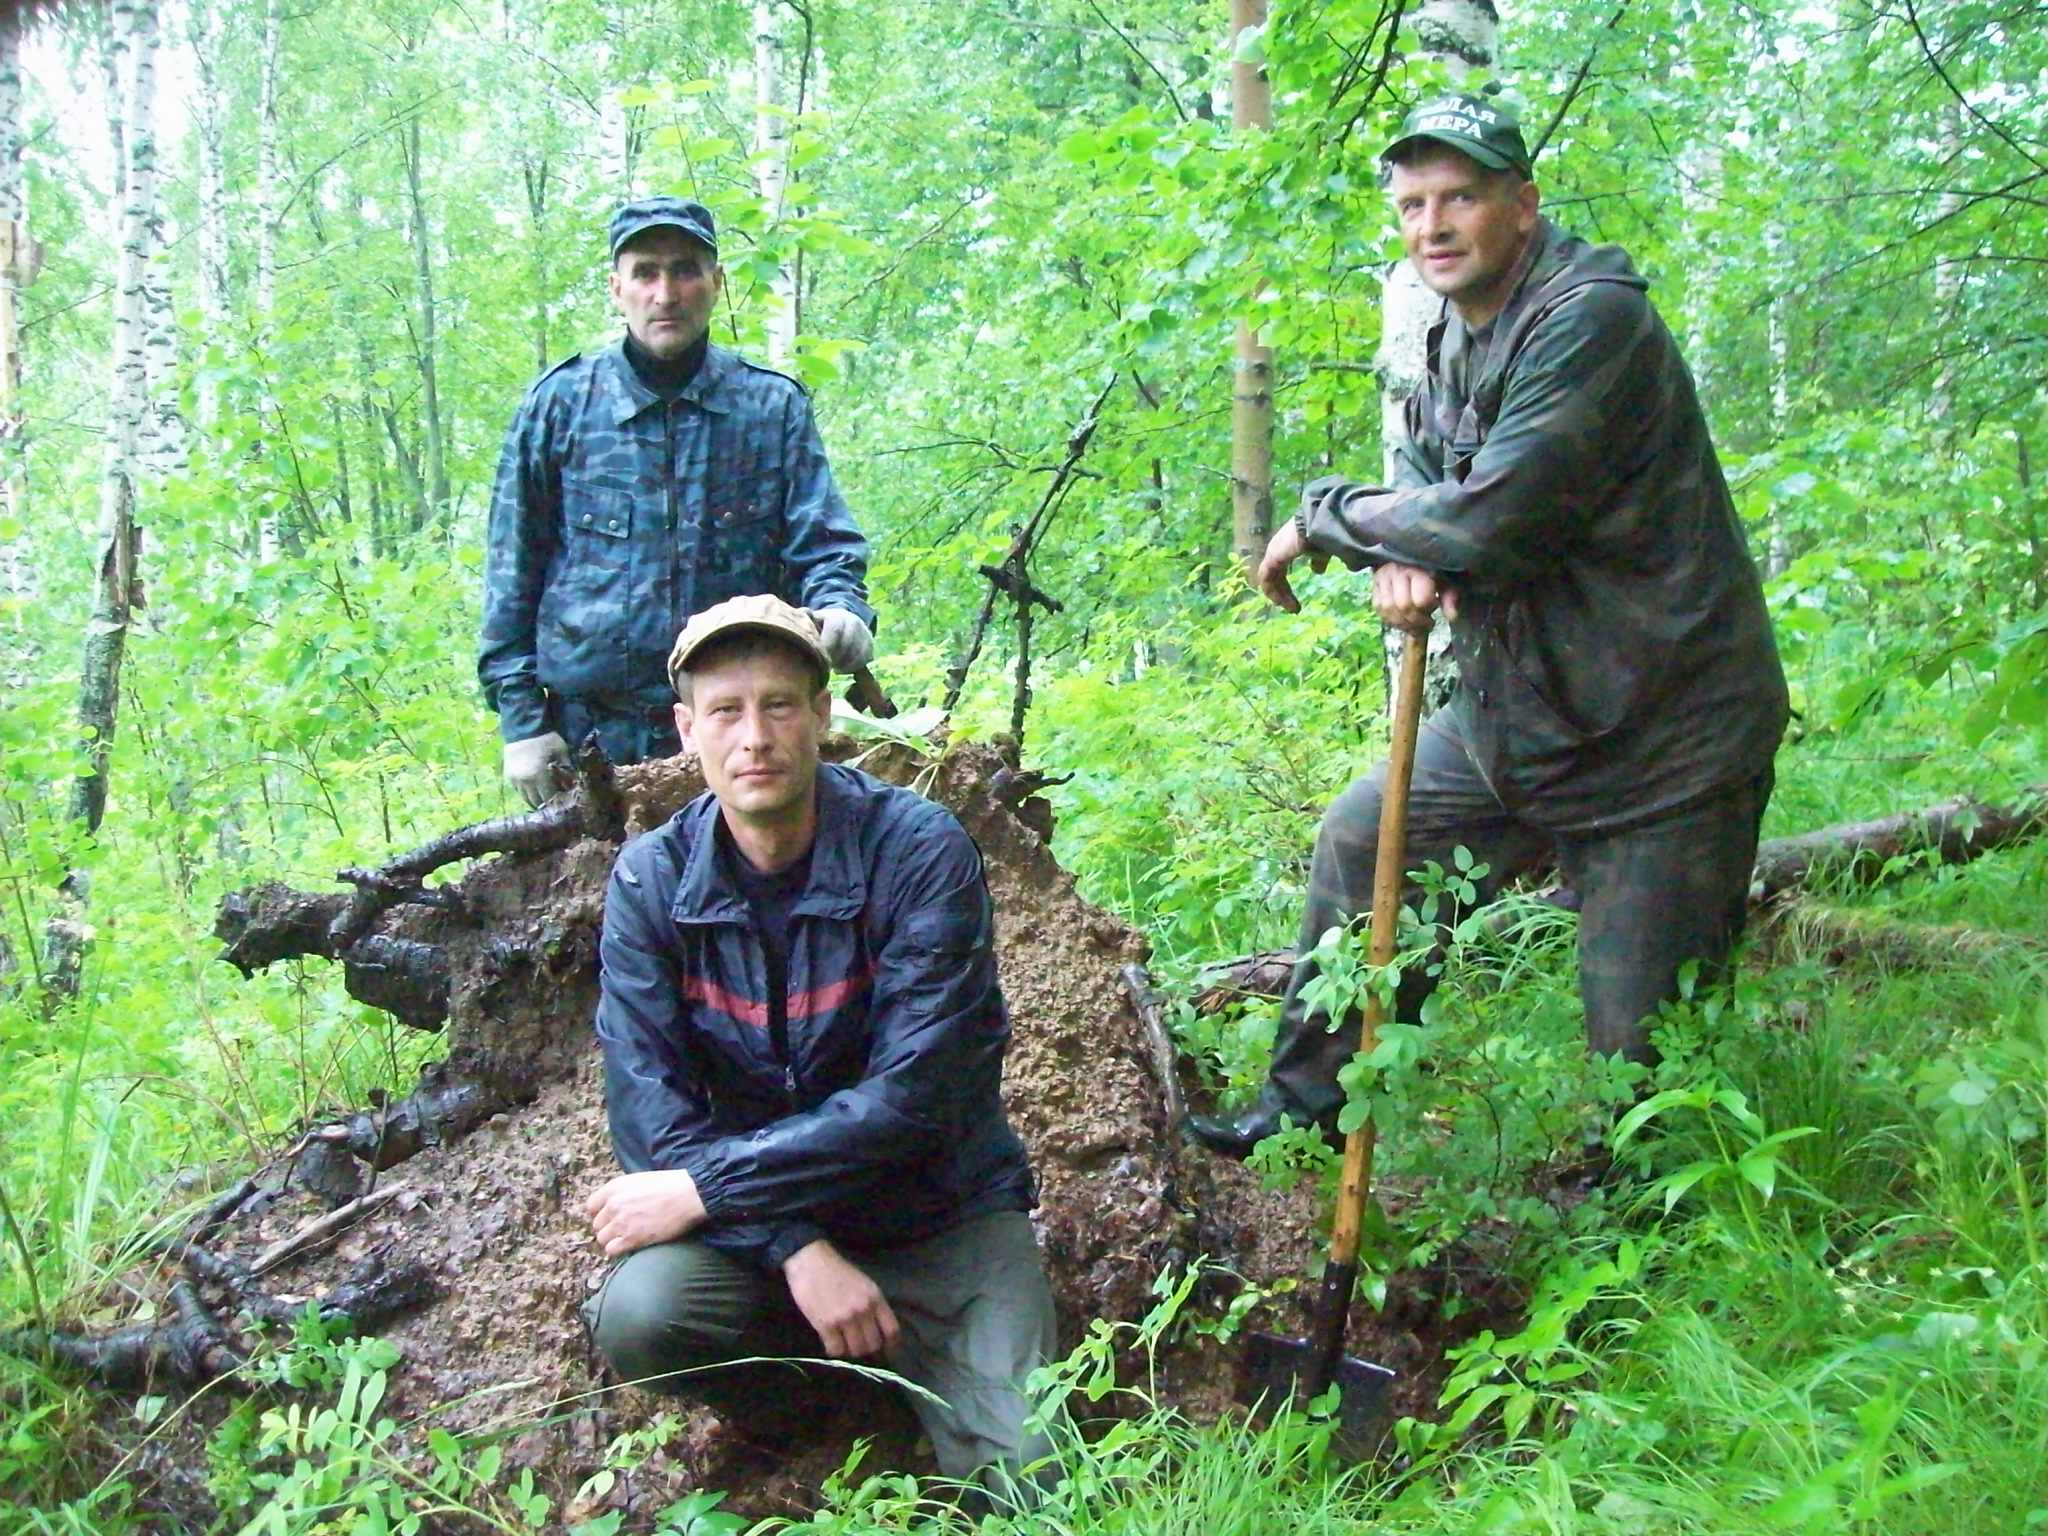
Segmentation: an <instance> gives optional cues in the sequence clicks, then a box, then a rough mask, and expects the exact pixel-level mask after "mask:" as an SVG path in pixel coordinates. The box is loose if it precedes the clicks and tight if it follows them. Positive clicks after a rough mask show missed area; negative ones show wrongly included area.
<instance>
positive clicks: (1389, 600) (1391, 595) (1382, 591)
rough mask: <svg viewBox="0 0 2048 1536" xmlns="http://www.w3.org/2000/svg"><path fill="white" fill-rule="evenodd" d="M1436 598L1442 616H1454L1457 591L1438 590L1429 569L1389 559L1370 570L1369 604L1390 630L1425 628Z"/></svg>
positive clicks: (1451, 617)
mask: <svg viewBox="0 0 2048 1536" xmlns="http://www.w3.org/2000/svg"><path fill="white" fill-rule="evenodd" d="M1439 598H1441V600H1442V602H1443V609H1444V617H1445V618H1447V619H1455V618H1456V617H1457V616H1458V594H1457V592H1456V591H1454V590H1453V589H1452V588H1450V587H1444V588H1442V589H1441V591H1439V589H1438V587H1437V582H1436V578H1435V577H1434V576H1432V575H1430V573H1429V572H1427V571H1425V570H1420V569H1418V568H1417V567H1415V566H1412V565H1397V564H1395V563H1393V562H1392V561H1389V562H1388V563H1387V564H1385V565H1382V566H1378V567H1376V568H1375V569H1374V571H1373V573H1372V605H1373V607H1375V608H1377V609H1378V610H1379V614H1380V621H1381V622H1382V623H1384V624H1387V625H1389V626H1390V627H1392V628H1394V629H1425V630H1426V629H1428V628H1429V619H1430V615H1431V614H1433V613H1435V612H1436V609H1437V602H1438V600H1439ZM1275 601H1278V599H1275ZM1283 606H1284V605H1283Z"/></svg>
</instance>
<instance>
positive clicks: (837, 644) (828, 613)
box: [811, 608, 875, 672]
mask: <svg viewBox="0 0 2048 1536" xmlns="http://www.w3.org/2000/svg"><path fill="white" fill-rule="evenodd" d="M811 617H812V618H814V619H816V620H817V621H818V639H819V640H820V641H822V642H823V643H824V646H825V654H826V655H827V656H830V657H831V658H832V666H833V669H834V670H835V671H839V672H851V671H852V670H853V669H854V668H855V667H864V666H866V665H867V664H868V663H869V662H871V661H873V660H874V659H875V637H874V635H873V634H872V633H870V632H869V630H868V627H867V625H865V624H863V623H861V621H860V615H859V614H857V613H848V612H847V611H846V610H845V609H844V608H813V609H812V610H811Z"/></svg>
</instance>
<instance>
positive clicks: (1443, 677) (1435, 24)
mask: <svg viewBox="0 0 2048 1536" xmlns="http://www.w3.org/2000/svg"><path fill="white" fill-rule="evenodd" d="M1414 27H1415V37H1416V41H1417V42H1418V43H1419V44H1420V45H1421V51H1422V56H1423V57H1424V58H1426V59H1428V60H1430V61H1432V62H1434V63H1437V64H1440V65H1442V66H1443V67H1444V68H1445V69H1446V70H1447V71H1448V72H1449V74H1450V76H1451V79H1452V81H1453V82H1454V83H1455V82H1462V81H1463V80H1464V78H1465V76H1466V75H1467V74H1469V73H1470V72H1471V71H1472V70H1474V69H1484V68H1487V67H1489V66H1491V65H1492V63H1493V61H1494V57H1495V53H1496V47H1497V43H1498V36H1499V31H1500V14H1499V12H1498V11H1496V10H1495V9H1494V6H1493V0H1423V3H1422V5H1421V6H1420V7H1418V8H1417V10H1416V12H1415V21H1414ZM1442 309H1443V300H1442V299H1440V298H1438V297H1437V295H1435V294H1433V293H1431V292H1430V291H1429V289H1428V288H1426V287H1424V286H1423V282H1422V279H1421V277H1419V276H1418V275H1417V274H1416V271H1415V268H1414V266H1413V265H1412V264H1410V263H1409V262H1407V261H1405V260H1402V261H1396V262H1394V263H1393V264H1392V265H1391V266H1389V267H1388V268H1387V271H1386V276H1385V278H1384V279H1383V280H1382V282H1381V284H1380V349H1379V353H1378V355H1377V356H1376V357H1375V358H1374V359H1373V367H1374V369H1375V371H1377V372H1378V374H1379V379H1380V442H1381V444H1382V454H1381V457H1382V473H1384V474H1385V476H1386V477H1387V479H1388V480H1390V481H1391V480H1392V479H1393V475H1394V444H1395V443H1396V442H1398V441H1399V440H1400V437H1401V435H1402V433H1403V432H1404V431H1405V430H1406V427H1405V420H1406V413H1407V409H1408V397H1409V396H1410V395H1412V394H1414V393H1415V391H1416V390H1417V389H1419V388H1421V387H1422V378H1423V374H1424V372H1425V371H1426V369H1427V366H1428V364H1427V358H1426V349H1427V342H1428V335H1429V328H1430V326H1431V325H1432V324H1434V323H1435V321H1436V317H1437V315H1438V314H1439V313H1441V312H1442ZM1385 642H1386V658H1387V679H1388V686H1387V707H1388V709H1389V710H1392V708H1393V698H1394V689H1393V678H1394V675H1395V672H1396V671H1397V669H1398V668H1399V666H1400V657H1401V636H1400V634H1399V632H1398V631H1395V630H1388V631H1387V633H1386V637H1385ZM1456 687H1457V673H1456V670H1455V667H1454V665H1453V663H1452V661H1451V632H1450V629H1449V627H1448V626H1447V625H1446V624H1445V623H1444V621H1443V620H1442V619H1441V618H1439V619H1438V620H1437V621H1436V624H1435V625H1434V626H1433V627H1432V628H1431V630H1430V632H1429V670H1428V674H1427V681H1426V682H1425V684H1424V687H1423V708H1424V709H1425V710H1432V709H1437V708H1440V707H1442V706H1443V705H1444V704H1445V703H1447V702H1449V700H1450V697H1451V692H1452V690H1453V689H1455V688H1456Z"/></svg>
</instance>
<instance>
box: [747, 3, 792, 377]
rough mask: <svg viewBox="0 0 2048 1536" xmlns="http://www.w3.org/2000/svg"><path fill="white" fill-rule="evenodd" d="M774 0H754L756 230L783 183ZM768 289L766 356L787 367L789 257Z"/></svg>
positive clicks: (772, 210) (783, 112) (785, 117)
mask: <svg viewBox="0 0 2048 1536" xmlns="http://www.w3.org/2000/svg"><path fill="white" fill-rule="evenodd" d="M782 26H783V14H782V7H781V5H780V3H779V0H754V164H755V166H756V168H757V169H756V175H757V176H758V177H759V180H760V187H761V223H762V232H763V233H764V234H765V233H766V232H767V231H768V230H771V229H774V228H775V227H776V226H777V225H779V224H780V223H781V222H782V216H783V213H784V206H783V193H784V189H785V188H786V187H787V186H788V185H789V120H790V112H789V108H788V106H787V105H786V104H785V102H784V89H783V76H784V73H785V70H786V68H787V64H786V60H785V57H784V55H785V53H786V50H785V48H784V46H783V39H782ZM770 289H771V291H772V292H773V293H774V295H775V302H774V303H773V304H771V305H770V306H769V311H768V361H769V363H770V365H772V366H773V367H776V368H787V367H788V366H789V364H790V359H791V358H793V357H794V356H795V355H796V336H797V328H798V324H799V322H800V319H801V316H800V314H799V312H798V311H799V304H800V297H799V295H800V293H801V291H802V290H801V273H800V271H799V270H798V268H797V266H796V263H795V261H794V259H792V260H790V261H786V262H784V263H782V264H781V265H780V266H778V268H777V270H776V275H775V278H774V281H773V282H772V283H771V284H770Z"/></svg>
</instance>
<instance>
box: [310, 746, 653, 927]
mask: <svg viewBox="0 0 2048 1536" xmlns="http://www.w3.org/2000/svg"><path fill="white" fill-rule="evenodd" d="M576 779H577V784H576V788H575V790H573V791H572V792H570V793H568V794H561V795H557V796H555V798H554V799H552V800H550V801H549V802H548V803H547V804H546V805H543V806H542V807H541V808H540V809H539V810H537V811H532V812H529V813H528V814H527V815H524V816H504V817H500V818H499V819H497V820H495V821H483V822H478V823H477V824H476V825H474V826H468V827H458V828H456V830H455V831H453V832H450V833H447V834H446V835H445V836H442V837H437V838H435V839H434V840H433V841H432V842H430V843H427V844H426V845H424V846H423V847H419V848H415V849H414V850H413V851H412V852H411V853H403V854H400V855H399V856H398V857H397V858H395V859H392V860H391V861H390V862H389V863H386V864H383V865H380V866H379V867H378V868H376V869H374V870H360V869H345V870H342V871H341V872H340V873H339V875H338V876H337V878H338V879H341V880H344V881H347V882H349V883H351V884H353V885H354V886H355V888H356V890H355V894H354V895H353V896H351V897H350V898H349V899H348V903H347V905H346V906H345V907H344V908H343V910H342V911H341V912H340V913H339V914H338V915H337V916H336V917H335V918H334V919H333V920H332V922H331V923H330V925H329V931H328V942H329V944H330V946H331V947H330V948H329V949H327V950H326V951H324V953H326V954H328V955H330V956H339V955H341V954H343V952H344V951H346V950H347V949H348V948H349V946H350V945H352V944H354V943H355V942H356V941H357V940H358V939H360V938H361V937H362V936H363V935H364V934H366V933H368V932H369V930H370V925H371V924H372V923H374V922H376V920H377V919H378V918H379V917H380V916H382V915H383V913H384V911H385V910H386V909H387V908H389V907H391V906H393V905H395V904H396V903H397V902H399V901H401V900H406V899H413V897H414V895H415V893H420V892H421V891H422V886H421V882H423V881H424V880H425V879H426V877H427V876H428V875H430V874H432V873H433V872H434V871H435V870H437V869H440V868H441V867H442V866H443V865H445V864H453V863H455V862H456V861H457V860H460V859H476V858H481V857H483V856H484V855H485V854H487V853H546V852H550V851H551V850H553V849H556V848H566V847H568V846H569V844H571V843H573V842H575V841H576V840H577V839H578V838H579V837H597V838H603V839H604V840H606V841H608V842H617V841H618V840H619V839H620V838H621V837H623V836H624V835H625V827H626V817H625V811H624V809H623V807H622V806H621V804H620V801H619V793H618V783H617V780H616V778H615V777H614V775H613V773H612V765H611V764H610V762H608V761H607V760H606V758H605V755H604V750H603V748H601V747H599V746H598V744H597V735H596V733H595V732H592V733H591V734H590V735H588V736H586V737H585V738H584V739H583V742H582V744H581V745H580V746H579V747H578V748H577V749H576Z"/></svg>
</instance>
